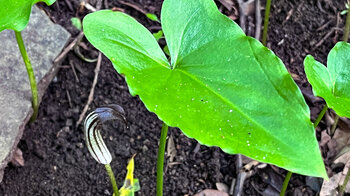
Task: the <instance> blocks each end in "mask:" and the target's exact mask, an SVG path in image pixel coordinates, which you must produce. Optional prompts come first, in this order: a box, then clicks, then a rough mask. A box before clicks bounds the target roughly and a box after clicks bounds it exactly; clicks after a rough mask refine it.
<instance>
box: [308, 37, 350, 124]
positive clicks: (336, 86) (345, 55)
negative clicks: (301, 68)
mask: <svg viewBox="0 0 350 196" xmlns="http://www.w3.org/2000/svg"><path fill="white" fill-rule="evenodd" d="M304 65H305V73H306V76H307V79H308V80H309V82H310V84H311V85H312V90H313V92H314V94H315V96H319V97H322V98H324V100H325V101H326V103H327V105H328V107H330V108H332V109H333V110H334V111H335V112H336V113H337V114H338V115H339V116H343V117H348V118H350V44H348V43H346V42H338V43H337V44H336V45H335V46H334V48H333V49H332V50H331V51H330V52H329V54H328V59H327V67H325V66H324V65H323V64H322V63H320V62H318V61H316V60H315V59H314V58H313V57H312V56H311V55H308V56H307V57H306V58H305V61H304Z"/></svg>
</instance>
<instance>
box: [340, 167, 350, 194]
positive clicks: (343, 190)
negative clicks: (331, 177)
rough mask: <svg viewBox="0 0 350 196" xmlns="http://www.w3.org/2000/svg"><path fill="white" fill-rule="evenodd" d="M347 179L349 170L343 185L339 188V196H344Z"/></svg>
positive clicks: (349, 174) (349, 175)
mask: <svg viewBox="0 0 350 196" xmlns="http://www.w3.org/2000/svg"><path fill="white" fill-rule="evenodd" d="M349 178H350V168H349V169H348V173H347V174H346V176H345V179H344V182H343V185H341V186H340V190H339V195H340V196H342V195H343V194H344V192H345V189H346V185H347V184H348V182H349Z"/></svg>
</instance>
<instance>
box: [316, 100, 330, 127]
mask: <svg viewBox="0 0 350 196" xmlns="http://www.w3.org/2000/svg"><path fill="white" fill-rule="evenodd" d="M327 109H328V106H327V104H325V105H324V107H323V108H322V110H321V112H320V114H319V115H318V116H317V118H316V120H315V122H314V128H315V129H316V127H317V126H318V124H319V123H320V122H321V120H322V118H323V116H324V114H325V113H326V111H327Z"/></svg>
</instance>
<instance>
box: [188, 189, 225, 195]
mask: <svg viewBox="0 0 350 196" xmlns="http://www.w3.org/2000/svg"><path fill="white" fill-rule="evenodd" d="M194 196H229V195H228V194H227V193H225V192H222V191H218V190H214V189H205V190H204V191H202V192H200V193H197V194H195V195H194Z"/></svg>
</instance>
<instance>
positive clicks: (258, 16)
mask: <svg viewBox="0 0 350 196" xmlns="http://www.w3.org/2000/svg"><path fill="white" fill-rule="evenodd" d="M260 35H261V13H260V0H255V39H257V40H260Z"/></svg>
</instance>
